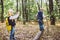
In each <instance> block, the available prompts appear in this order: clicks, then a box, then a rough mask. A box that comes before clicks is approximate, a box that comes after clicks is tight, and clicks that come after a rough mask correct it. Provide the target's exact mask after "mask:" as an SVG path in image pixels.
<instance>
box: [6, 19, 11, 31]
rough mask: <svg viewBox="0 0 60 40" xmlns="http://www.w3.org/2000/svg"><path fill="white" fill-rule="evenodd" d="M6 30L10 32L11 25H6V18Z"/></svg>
mask: <svg viewBox="0 0 60 40" xmlns="http://www.w3.org/2000/svg"><path fill="white" fill-rule="evenodd" d="M6 29H7V31H8V32H9V31H11V25H9V23H8V18H6Z"/></svg>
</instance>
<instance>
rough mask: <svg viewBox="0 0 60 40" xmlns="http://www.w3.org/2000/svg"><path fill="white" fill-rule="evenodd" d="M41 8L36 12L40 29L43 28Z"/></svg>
mask: <svg viewBox="0 0 60 40" xmlns="http://www.w3.org/2000/svg"><path fill="white" fill-rule="evenodd" d="M43 17H44V15H43V9H42V8H41V9H40V10H39V12H38V14H37V19H38V23H39V27H40V31H43V30H44V24H43Z"/></svg>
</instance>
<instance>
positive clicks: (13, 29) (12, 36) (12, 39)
mask: <svg viewBox="0 0 60 40" xmlns="http://www.w3.org/2000/svg"><path fill="white" fill-rule="evenodd" d="M14 34H15V27H12V30H11V32H10V40H15V38H14Z"/></svg>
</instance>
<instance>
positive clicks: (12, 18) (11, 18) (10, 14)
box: [8, 9, 19, 40]
mask: <svg viewBox="0 0 60 40" xmlns="http://www.w3.org/2000/svg"><path fill="white" fill-rule="evenodd" d="M18 16H19V12H17V14H15V15H13V9H9V10H8V23H9V25H11V32H10V40H15V38H14V34H15V25H16V23H15V19H17V18H18Z"/></svg>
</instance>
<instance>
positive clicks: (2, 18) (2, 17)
mask: <svg viewBox="0 0 60 40" xmlns="http://www.w3.org/2000/svg"><path fill="white" fill-rule="evenodd" d="M1 8H2V12H1V22H2V23H3V22H4V16H3V14H4V6H3V0H1Z"/></svg>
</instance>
